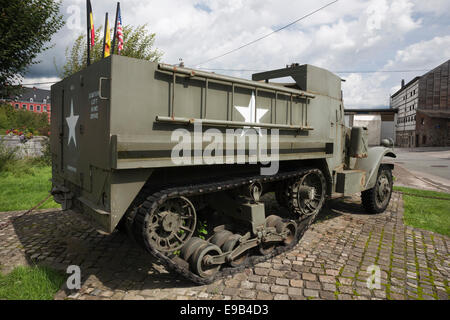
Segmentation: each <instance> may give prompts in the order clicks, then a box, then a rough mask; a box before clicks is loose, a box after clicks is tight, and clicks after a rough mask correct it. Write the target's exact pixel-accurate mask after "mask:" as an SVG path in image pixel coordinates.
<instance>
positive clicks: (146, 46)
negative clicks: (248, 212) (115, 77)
mask: <svg viewBox="0 0 450 320" xmlns="http://www.w3.org/2000/svg"><path fill="white" fill-rule="evenodd" d="M146 27H147V25H141V26H137V27H133V26H130V25H126V26H124V27H123V41H124V48H123V50H122V52H121V55H123V56H126V57H132V58H137V59H142V60H148V61H155V62H157V61H159V60H160V58H161V56H162V55H163V53H162V52H161V51H159V50H158V49H153V45H154V42H155V33H149V32H148V31H147V29H146ZM111 31H112V32H114V30H113V29H112V30H111ZM103 33H104V31H103V27H102V26H100V27H98V28H97V29H96V30H95V45H94V47H93V48H91V61H93V62H95V61H98V60H100V59H102V53H103ZM111 41H112V36H111ZM116 53H117V40H116ZM86 60H87V45H86V34H81V35H80V36H79V37H78V38H77V39H76V40H75V42H74V44H73V46H72V48H71V49H69V47H68V48H66V64H65V65H64V66H63V67H62V70H61V71H59V70H58V73H59V76H60V77H61V78H66V77H68V76H70V75H72V74H74V73H76V72H78V71H80V70H82V69H84V68H85V67H86Z"/></svg>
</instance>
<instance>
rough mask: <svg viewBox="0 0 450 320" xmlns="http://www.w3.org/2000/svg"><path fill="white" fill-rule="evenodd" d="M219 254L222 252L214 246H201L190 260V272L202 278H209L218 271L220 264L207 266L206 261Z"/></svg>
mask: <svg viewBox="0 0 450 320" xmlns="http://www.w3.org/2000/svg"><path fill="white" fill-rule="evenodd" d="M206 243H207V242H206ZM221 254H222V250H220V248H219V247H218V246H216V245H213V244H208V243H207V245H206V246H203V245H201V246H200V247H199V248H198V249H197V250H196V251H195V253H194V254H193V255H192V256H191V258H190V266H191V269H192V271H194V272H195V273H196V274H198V275H199V276H200V277H202V278H211V277H212V276H214V275H215V274H216V273H217V272H218V271H219V269H220V264H209V263H208V259H209V258H211V257H213V256H218V255H221Z"/></svg>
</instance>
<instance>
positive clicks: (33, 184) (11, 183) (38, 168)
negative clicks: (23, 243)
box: [0, 158, 60, 212]
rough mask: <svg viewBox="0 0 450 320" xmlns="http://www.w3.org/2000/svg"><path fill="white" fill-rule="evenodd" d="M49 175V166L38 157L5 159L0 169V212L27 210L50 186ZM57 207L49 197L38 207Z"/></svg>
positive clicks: (41, 197) (47, 191) (42, 197)
mask: <svg viewBox="0 0 450 320" xmlns="http://www.w3.org/2000/svg"><path fill="white" fill-rule="evenodd" d="M51 177H52V170H51V167H50V166H44V165H43V163H42V160H41V159H39V158H37V159H35V158H30V159H23V160H9V161H6V162H5V163H4V165H3V168H1V169H0V212H3V211H17V210H28V209H30V208H31V207H33V206H34V205H36V204H37V203H39V202H40V201H41V200H42V199H44V198H45V197H46V196H47V195H48V193H49V191H50V190H51V188H52V184H51V182H50V179H51ZM24 195H26V196H24ZM59 207H60V206H59V204H57V203H56V202H54V201H53V200H52V199H49V200H47V201H46V202H45V203H43V204H42V205H41V207H39V209H47V208H59Z"/></svg>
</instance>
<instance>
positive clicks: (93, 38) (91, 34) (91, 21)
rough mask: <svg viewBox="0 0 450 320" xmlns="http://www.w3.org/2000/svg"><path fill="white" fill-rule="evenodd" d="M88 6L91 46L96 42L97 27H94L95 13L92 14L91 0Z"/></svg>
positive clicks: (88, 0) (88, 1)
mask: <svg viewBox="0 0 450 320" xmlns="http://www.w3.org/2000/svg"><path fill="white" fill-rule="evenodd" d="M87 6H88V17H89V21H88V28H89V35H90V39H91V47H93V46H94V44H95V28H94V15H93V14H92V6H91V1H90V0H87Z"/></svg>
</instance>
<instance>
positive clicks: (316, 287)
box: [0, 193, 450, 300]
mask: <svg viewBox="0 0 450 320" xmlns="http://www.w3.org/2000/svg"><path fill="white" fill-rule="evenodd" d="M270 201H271V202H270ZM277 210H282V209H280V208H279V207H278V206H277V205H276V203H275V201H274V200H273V198H272V200H270V199H269V210H268V211H269V212H271V213H273V212H277ZM18 214H20V212H9V213H0V224H1V223H2V222H4V221H7V220H8V218H9V217H12V216H16V215H18ZM0 243H1V244H2V245H1V247H0V264H1V265H0V267H1V269H2V271H3V272H7V271H8V270H11V269H12V268H13V267H14V266H16V265H22V264H31V263H39V264H47V265H50V266H52V267H53V268H58V269H61V270H65V269H66V268H67V266H68V265H71V264H76V265H79V266H80V267H81V272H82V287H81V289H80V290H79V291H76V292H69V291H66V290H60V292H58V294H57V295H56V298H57V299H66V298H69V299H83V300H84V299H220V300H223V299H233V300H235V299H281V300H288V299H444V300H448V299H449V298H450V296H449V294H448V292H450V288H449V284H448V281H449V275H450V259H449V257H450V256H449V249H450V238H448V237H445V236H442V235H438V234H435V233H432V232H428V231H424V230H419V229H415V228H412V227H409V226H405V225H404V224H403V201H402V199H401V195H400V194H398V193H394V194H393V198H392V200H391V203H390V205H389V208H388V210H386V212H384V213H382V214H378V215H368V214H365V213H364V212H363V210H362V208H361V205H360V201H359V199H358V198H353V199H351V198H350V199H347V200H346V201H342V200H341V201H333V202H332V203H331V204H330V205H329V207H328V208H325V209H324V210H323V211H322V213H321V214H320V215H319V217H318V220H317V221H316V222H315V223H314V224H313V225H312V226H311V228H310V229H309V230H308V231H307V232H306V233H305V235H304V237H303V238H302V239H301V241H300V242H299V244H298V245H297V246H296V247H295V248H294V249H293V250H292V251H290V252H287V253H283V254H281V255H279V256H276V257H275V258H273V259H270V260H268V261H266V262H263V263H260V264H258V265H256V266H255V267H254V268H248V269H245V271H244V272H241V273H237V274H235V275H233V276H230V277H228V278H225V279H221V280H218V281H216V282H215V283H213V284H210V285H206V286H197V285H193V284H192V283H190V282H188V281H186V280H184V279H182V278H180V277H179V276H178V275H176V274H173V273H169V272H167V271H166V270H165V269H164V267H162V266H161V265H160V264H159V262H158V261H157V260H155V259H153V258H152V257H151V256H149V255H148V254H147V253H146V252H144V251H143V250H142V249H140V248H139V247H137V246H136V245H135V244H134V243H133V242H132V241H130V240H128V239H127V238H126V237H125V236H124V235H122V234H121V233H119V232H114V233H113V234H111V235H104V234H101V233H99V232H97V231H96V230H95V229H93V228H92V227H91V226H90V225H89V224H88V223H87V222H86V221H85V220H84V218H82V217H81V216H80V215H78V214H75V213H73V212H62V211H58V210H46V211H38V212H35V213H32V214H30V215H29V216H25V217H22V218H20V219H17V220H16V221H15V222H14V223H13V224H11V225H9V226H8V227H7V228H6V229H3V230H0ZM371 265H377V266H379V267H380V270H381V273H380V276H381V286H380V288H379V289H376V288H375V289H373V290H370V289H369V288H368V287H367V283H366V281H367V278H368V277H369V273H368V270H367V268H368V267H369V266H371Z"/></svg>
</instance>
